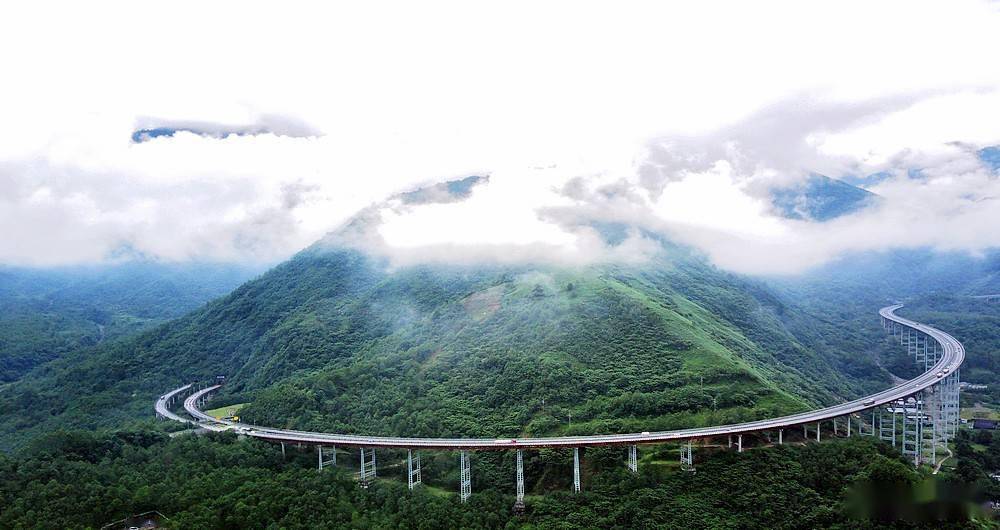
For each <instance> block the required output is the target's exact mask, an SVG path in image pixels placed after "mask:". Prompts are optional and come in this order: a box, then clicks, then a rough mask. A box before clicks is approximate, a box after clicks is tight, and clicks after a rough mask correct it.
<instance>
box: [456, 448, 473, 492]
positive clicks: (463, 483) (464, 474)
mask: <svg viewBox="0 0 1000 530" xmlns="http://www.w3.org/2000/svg"><path fill="white" fill-rule="evenodd" d="M459 465H460V466H461V468H462V469H461V476H460V477H459V488H460V490H459V493H460V495H461V497H462V502H466V501H468V500H469V497H470V496H471V495H472V462H471V461H470V460H469V455H468V453H466V452H465V451H462V453H461V456H460V457H459Z"/></svg>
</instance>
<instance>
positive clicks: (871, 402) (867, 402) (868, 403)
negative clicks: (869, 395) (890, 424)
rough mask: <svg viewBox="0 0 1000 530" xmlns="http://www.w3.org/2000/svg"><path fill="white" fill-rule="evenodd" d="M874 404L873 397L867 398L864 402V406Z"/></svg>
mask: <svg viewBox="0 0 1000 530" xmlns="http://www.w3.org/2000/svg"><path fill="white" fill-rule="evenodd" d="M874 404H875V400H874V399H869V400H868V401H865V402H864V405H865V406H869V405H874Z"/></svg>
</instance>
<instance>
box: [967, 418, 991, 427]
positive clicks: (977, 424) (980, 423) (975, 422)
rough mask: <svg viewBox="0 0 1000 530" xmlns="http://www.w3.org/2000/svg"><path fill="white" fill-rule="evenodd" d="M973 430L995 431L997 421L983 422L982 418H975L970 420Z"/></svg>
mask: <svg viewBox="0 0 1000 530" xmlns="http://www.w3.org/2000/svg"><path fill="white" fill-rule="evenodd" d="M972 428H973V429H996V428H997V420H985V419H982V418H975V419H973V420H972Z"/></svg>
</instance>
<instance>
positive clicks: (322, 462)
mask: <svg viewBox="0 0 1000 530" xmlns="http://www.w3.org/2000/svg"><path fill="white" fill-rule="evenodd" d="M316 453H317V454H316V456H317V458H318V460H319V470H320V471H323V468H324V467H327V466H334V467H336V465H337V447H336V446H334V447H332V448H331V451H330V452H329V453H326V452H325V451H323V446H322V445H317V446H316ZM281 454H282V456H284V454H285V444H281ZM327 456H329V459H328V458H326V457H327Z"/></svg>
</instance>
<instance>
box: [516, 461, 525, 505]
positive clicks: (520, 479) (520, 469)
mask: <svg viewBox="0 0 1000 530" xmlns="http://www.w3.org/2000/svg"><path fill="white" fill-rule="evenodd" d="M516 479H517V500H515V501H514V513H516V514H522V513H524V456H523V455H522V454H521V450H520V449H518V450H517V474H516Z"/></svg>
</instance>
